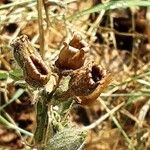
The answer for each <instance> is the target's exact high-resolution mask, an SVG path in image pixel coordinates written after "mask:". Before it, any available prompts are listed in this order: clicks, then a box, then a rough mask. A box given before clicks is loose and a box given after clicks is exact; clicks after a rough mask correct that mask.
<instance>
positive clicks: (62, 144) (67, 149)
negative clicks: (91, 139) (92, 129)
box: [46, 128, 86, 150]
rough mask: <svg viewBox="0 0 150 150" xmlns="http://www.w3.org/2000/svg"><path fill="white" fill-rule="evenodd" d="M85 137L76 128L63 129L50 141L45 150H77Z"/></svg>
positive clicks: (84, 133) (84, 134) (83, 133)
mask: <svg viewBox="0 0 150 150" xmlns="http://www.w3.org/2000/svg"><path fill="white" fill-rule="evenodd" d="M85 137H86V132H83V131H81V130H79V129H76V128H64V129H63V130H62V131H60V132H57V133H56V134H55V135H54V137H53V138H52V139H50V141H49V143H48V145H47V146H46V150H78V149H79V147H80V146H81V145H82V143H83V142H84V140H85Z"/></svg>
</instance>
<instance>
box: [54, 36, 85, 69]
mask: <svg viewBox="0 0 150 150" xmlns="http://www.w3.org/2000/svg"><path fill="white" fill-rule="evenodd" d="M85 49H87V45H86V43H85V42H84V41H83V40H82V39H81V37H80V36H79V35H74V37H73V39H72V40H71V41H70V43H69V44H67V43H66V42H64V46H63V48H62V49H61V51H60V54H59V57H58V59H57V61H56V63H55V64H56V66H57V67H58V68H59V69H60V70H69V69H73V70H75V69H78V68H80V67H82V66H83V64H84V60H85Z"/></svg>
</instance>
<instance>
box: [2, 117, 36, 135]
mask: <svg viewBox="0 0 150 150" xmlns="http://www.w3.org/2000/svg"><path fill="white" fill-rule="evenodd" d="M0 123H1V124H3V125H5V126H7V127H8V128H10V129H14V130H17V131H20V132H21V133H23V134H25V135H28V136H33V134H32V133H30V132H29V131H26V130H24V129H21V128H19V127H18V126H15V125H13V124H11V123H10V122H8V121H7V120H6V119H5V118H3V117H2V116H0Z"/></svg>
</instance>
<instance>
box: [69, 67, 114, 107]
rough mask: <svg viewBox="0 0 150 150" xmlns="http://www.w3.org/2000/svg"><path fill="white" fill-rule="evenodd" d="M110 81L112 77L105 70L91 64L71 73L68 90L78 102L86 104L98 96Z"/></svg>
mask: <svg viewBox="0 0 150 150" xmlns="http://www.w3.org/2000/svg"><path fill="white" fill-rule="evenodd" d="M111 81H112V77H111V75H110V74H109V73H107V72H106V70H104V69H102V68H101V67H100V66H97V65H92V66H91V67H90V68H86V69H79V70H77V71H76V72H74V73H73V75H72V77H71V79H70V82H69V90H70V92H71V93H72V95H74V96H76V97H77V100H78V102H79V103H81V104H83V105H88V104H91V103H93V102H94V101H95V100H96V99H97V98H98V97H99V96H100V94H101V93H102V91H103V90H104V89H105V88H106V87H107V86H108V85H109V83H110V82H111Z"/></svg>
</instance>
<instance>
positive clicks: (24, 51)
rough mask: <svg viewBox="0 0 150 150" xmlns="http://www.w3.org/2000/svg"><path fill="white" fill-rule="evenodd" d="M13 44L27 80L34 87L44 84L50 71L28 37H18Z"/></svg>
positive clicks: (15, 54)
mask: <svg viewBox="0 0 150 150" xmlns="http://www.w3.org/2000/svg"><path fill="white" fill-rule="evenodd" d="M11 46H12V47H13V48H14V51H13V53H14V58H15V59H16V61H17V63H18V65H19V66H20V67H21V69H22V70H23V74H24V78H25V81H26V82H27V83H28V84H29V85H31V86H33V87H42V86H44V85H45V84H46V83H47V82H48V81H49V78H50V71H49V69H48V67H47V66H46V64H45V62H44V61H43V59H42V57H41V56H40V54H39V53H38V52H37V50H36V49H35V48H34V47H33V46H32V44H31V43H30V41H29V40H28V37H27V36H26V35H22V36H20V37H18V38H16V39H15V40H14V41H13V42H12V43H11Z"/></svg>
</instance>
